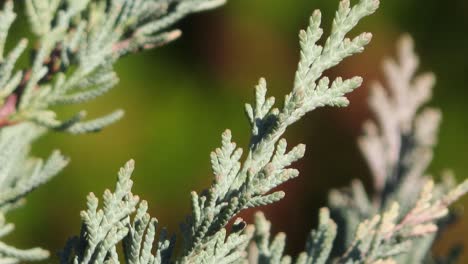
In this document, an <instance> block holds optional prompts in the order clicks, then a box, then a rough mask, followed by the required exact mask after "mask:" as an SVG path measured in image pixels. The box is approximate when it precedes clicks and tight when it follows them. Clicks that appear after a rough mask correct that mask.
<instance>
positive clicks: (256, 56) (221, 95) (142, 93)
mask: <svg viewBox="0 0 468 264" xmlns="http://www.w3.org/2000/svg"><path fill="white" fill-rule="evenodd" d="M18 2H21V1H18ZM18 4H19V5H17V7H16V8H17V11H18V12H22V11H23V10H22V9H23V6H22V5H21V3H18ZM337 4H338V0H288V1H284V0H232V1H230V2H229V3H228V4H227V5H226V6H224V7H222V8H220V9H218V10H214V11H211V12H207V13H202V14H196V15H192V16H190V17H188V18H186V19H185V20H183V21H182V22H181V23H179V25H178V27H180V28H181V29H182V30H183V32H184V35H183V36H182V38H181V39H179V40H178V41H176V42H175V43H172V44H171V45H169V46H166V47H162V48H159V49H157V50H153V51H147V52H144V53H140V54H137V55H133V56H129V57H126V58H124V59H122V60H121V61H119V62H118V64H117V66H116V69H117V72H118V74H119V76H120V78H121V81H120V83H119V85H118V86H117V87H116V88H115V89H114V90H112V91H111V92H110V93H108V94H107V95H106V96H104V97H102V98H100V99H98V100H96V101H94V102H92V103H90V104H88V105H86V106H80V108H73V107H67V108H63V109H60V111H61V112H62V113H63V114H64V115H67V114H71V113H72V112H74V111H76V110H81V109H82V108H85V109H87V110H89V111H88V112H89V113H90V114H92V115H99V114H104V113H107V112H110V111H111V110H113V109H115V108H123V109H125V111H126V116H125V118H124V119H123V120H122V121H120V122H118V123H117V124H115V125H113V126H111V127H109V128H107V129H105V130H104V131H102V132H100V133H97V134H91V135H82V136H71V135H66V134H58V133H53V134H49V135H48V136H46V137H44V138H43V139H42V140H41V141H40V142H39V143H38V144H37V145H36V146H35V149H34V152H35V153H36V154H37V155H41V156H45V155H47V154H48V153H50V151H51V150H52V149H55V148H58V149H61V150H62V151H63V152H64V153H65V154H67V155H68V156H70V157H71V159H72V163H71V164H70V165H69V166H68V167H67V168H66V169H65V170H64V171H63V172H62V173H61V174H60V176H59V177H57V178H55V179H53V180H52V181H51V182H50V183H48V184H47V185H46V186H45V187H42V188H40V189H39V190H38V191H36V192H34V193H33V194H31V195H30V197H29V200H28V203H27V205H26V207H25V208H24V209H22V210H17V211H16V212H14V213H12V214H11V216H10V218H11V219H10V220H12V221H14V222H15V223H16V226H17V230H16V231H15V233H14V235H13V236H11V237H10V238H9V241H11V242H13V243H15V245H18V246H20V247H29V246H35V245H40V246H42V247H45V248H48V249H50V250H51V251H53V252H56V251H58V250H60V249H61V247H62V246H63V244H64V243H65V241H66V240H67V238H68V237H69V236H70V235H73V234H77V233H78V232H79V228H80V218H79V211H80V210H81V209H82V208H84V206H85V196H86V195H87V193H88V192H90V191H93V192H95V193H97V194H99V195H100V194H101V193H102V192H103V190H104V189H105V188H108V187H113V186H114V183H115V177H116V172H117V169H118V168H119V166H121V165H122V164H123V163H124V162H125V161H127V160H128V159H130V158H134V159H135V160H136V164H137V167H136V172H135V174H134V180H135V186H134V192H135V193H138V194H140V195H141V196H142V197H143V198H144V199H146V200H149V202H150V206H151V207H150V211H151V213H152V215H154V216H157V218H158V219H159V221H160V223H161V224H162V225H165V226H167V227H168V228H169V230H170V231H171V232H177V230H178V224H179V223H180V222H181V220H182V219H183V218H184V216H185V215H187V214H188V213H189V192H190V191H191V190H197V191H200V190H202V189H203V188H205V187H207V186H208V185H209V184H210V182H211V172H210V163H209V153H210V151H211V150H212V149H214V148H215V147H217V146H218V145H219V141H220V134H221V133H222V131H223V130H224V129H225V128H231V129H232V131H233V134H234V138H235V139H236V141H237V142H238V143H239V145H241V146H246V144H247V142H248V134H249V133H248V132H249V127H248V124H247V121H246V119H245V117H244V114H243V104H244V103H245V102H250V101H251V100H252V97H253V96H252V94H253V93H252V91H253V87H254V85H255V84H256V82H257V80H258V78H259V77H261V76H264V77H266V78H267V80H268V82H269V87H270V92H271V94H273V95H276V96H279V97H281V98H282V96H283V95H284V94H285V93H286V92H287V91H289V89H290V88H291V84H292V80H293V74H294V71H295V67H296V62H297V60H298V44H297V32H298V30H299V29H300V28H303V27H305V26H306V24H307V21H308V17H309V15H310V14H311V13H312V11H313V10H314V9H317V8H319V9H321V10H322V11H323V16H324V26H325V29H326V30H329V28H330V23H331V19H332V17H333V15H334V11H335V10H336V7H337ZM15 26H16V27H17V29H16V30H15V31H14V34H13V38H18V37H20V36H21V35H24V34H26V29H27V27H26V22H25V21H24V17H20V19H19V20H18V21H17V22H16V24H15ZM358 29H359V31H362V30H365V31H371V32H373V33H374V40H373V42H372V44H371V45H370V46H369V47H368V48H367V50H366V52H365V53H364V54H361V55H357V56H354V57H353V58H351V59H348V60H346V61H345V62H344V63H343V64H341V65H340V66H339V67H338V68H337V69H336V70H334V71H333V72H331V73H330V75H331V76H336V75H344V76H351V75H355V74H356V75H361V76H363V77H364V78H365V80H366V82H365V83H364V85H363V87H362V88H360V89H359V90H358V91H356V92H355V93H353V94H352V95H351V96H350V99H351V102H352V103H351V105H350V107H348V108H346V109H330V108H328V109H319V110H317V111H314V112H313V113H311V114H310V115H308V116H307V117H306V118H305V119H304V120H303V121H302V122H300V123H298V124H296V125H294V126H293V127H292V128H291V129H290V130H289V132H288V133H287V135H286V137H287V139H288V141H289V142H290V144H291V145H292V144H294V143H299V142H304V143H307V145H308V150H307V154H306V156H305V158H304V159H303V160H302V161H301V162H300V163H298V164H296V167H298V168H299V169H300V170H301V176H300V177H299V178H298V179H296V180H293V181H292V182H290V183H288V184H286V185H285V186H284V189H286V191H287V193H288V195H287V197H286V198H285V199H284V200H283V201H281V202H280V203H278V204H275V205H273V206H270V207H268V208H264V209H265V210H266V212H267V216H268V217H269V218H270V219H271V220H272V222H273V223H274V227H275V228H274V231H275V232H278V231H285V232H286V233H287V235H288V241H289V246H288V251H289V252H290V253H293V254H294V253H297V252H298V251H300V250H301V249H302V246H303V243H304V241H305V239H306V234H307V233H308V232H309V230H310V229H311V228H313V227H315V225H316V222H317V221H316V218H317V211H318V208H320V207H321V206H324V205H325V204H326V198H327V192H328V190H329V189H331V188H337V187H342V186H345V185H347V184H348V183H349V182H350V180H351V179H352V178H361V179H363V180H364V181H366V182H368V181H369V172H368V170H367V168H366V165H365V163H364V160H363V159H362V157H361V155H360V153H359V151H358V149H357V146H356V138H357V136H359V134H360V133H361V125H362V123H363V121H364V120H366V119H368V118H370V114H369V111H368V109H367V106H366V96H367V94H368V84H369V82H370V81H372V80H375V79H381V78H382V76H381V71H380V65H381V61H382V59H383V58H384V57H385V56H390V55H393V54H394V44H395V41H396V40H397V39H398V37H399V36H400V35H401V34H402V33H404V32H408V33H410V34H411V35H412V36H413V37H414V38H415V40H416V46H417V50H418V52H419V54H420V55H421V57H422V59H421V61H422V69H423V70H431V71H434V72H435V73H436V74H437V76H438V83H437V87H436V89H435V91H434V100H433V101H432V102H431V105H433V106H437V107H440V108H442V110H443V113H444V120H443V124H442V130H441V132H440V144H439V146H438V147H437V148H436V149H435V154H436V155H435V159H434V162H433V164H432V166H431V168H430V172H431V173H432V174H433V175H435V176H436V177H437V175H438V173H439V172H440V171H442V170H444V169H447V168H450V169H453V171H454V172H455V173H456V174H457V177H458V179H459V180H462V179H464V178H466V177H467V175H468V166H467V165H466V164H467V161H468V160H467V158H468V119H467V117H466V114H467V112H468V105H467V103H466V102H467V101H468V89H467V88H468V87H467V86H468V1H466V0H448V1H439V0H389V1H385V0H383V1H382V7H381V9H380V10H379V11H378V13H377V14H376V15H374V16H372V17H370V18H367V19H365V20H364V22H363V23H362V24H361V25H360V26H359V28H358ZM463 205H465V206H468V199H466V198H465V199H464V200H462V201H461V202H460V203H459V204H458V205H457V206H456V207H457V208H459V209H462V208H463ZM247 219H249V216H248V215H247ZM467 220H468V214H465V217H464V218H463V219H462V220H461V221H459V222H458V223H457V224H456V225H455V226H454V227H453V228H451V229H450V230H449V231H448V232H447V233H446V234H445V235H444V237H443V238H442V240H441V242H440V243H438V244H437V245H436V247H435V249H436V251H437V252H438V253H443V252H444V251H445V250H446V249H447V248H448V247H449V246H450V245H453V244H454V243H465V244H466V243H467V242H468V221H467ZM466 252H468V250H467V251H466ZM460 263H468V253H465V254H464V256H463V259H462V260H461V262H460Z"/></svg>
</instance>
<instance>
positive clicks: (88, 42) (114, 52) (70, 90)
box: [0, 0, 468, 264]
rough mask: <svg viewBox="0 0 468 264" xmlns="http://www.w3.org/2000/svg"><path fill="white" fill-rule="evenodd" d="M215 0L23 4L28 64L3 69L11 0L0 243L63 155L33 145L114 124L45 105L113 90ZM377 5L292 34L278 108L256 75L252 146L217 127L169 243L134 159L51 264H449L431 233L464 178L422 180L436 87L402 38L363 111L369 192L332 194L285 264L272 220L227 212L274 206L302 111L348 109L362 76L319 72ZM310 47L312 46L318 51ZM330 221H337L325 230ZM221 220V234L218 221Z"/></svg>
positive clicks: (344, 8)
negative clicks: (128, 70)
mask: <svg viewBox="0 0 468 264" xmlns="http://www.w3.org/2000/svg"><path fill="white" fill-rule="evenodd" d="M223 3H224V1H222V0H108V1H106V0H97V1H90V0H25V7H26V11H27V16H28V18H29V21H30V27H31V30H32V32H33V33H34V34H35V36H36V37H37V45H35V47H36V48H34V49H33V50H32V56H31V58H32V59H31V63H30V67H29V68H27V69H16V68H17V67H15V63H16V61H17V60H18V58H19V57H20V56H21V55H22V54H23V53H24V52H25V50H26V49H27V47H28V41H27V40H26V39H22V40H20V41H19V43H18V44H17V45H16V46H15V47H14V48H13V49H12V50H11V51H9V52H8V53H7V54H4V47H5V42H6V38H7V35H8V31H9V29H10V26H11V24H12V23H13V21H14V20H15V17H16V14H15V12H14V11H13V1H6V2H5V4H4V6H3V10H2V11H1V12H0V189H1V192H0V238H1V237H3V236H5V235H7V234H8V233H10V232H11V231H13V225H12V224H9V223H7V222H6V221H5V214H6V213H7V212H8V211H9V210H12V209H15V208H17V207H18V206H19V205H21V204H22V202H23V200H24V197H25V196H26V195H27V194H28V193H29V192H31V191H32V190H34V189H35V188H37V187H38V186H39V185H41V184H42V183H44V182H46V181H47V180H48V179H50V178H51V177H53V176H54V175H56V174H57V173H58V172H59V171H60V170H61V169H62V168H63V167H65V166H66V164H67V159H66V158H65V157H63V156H62V155H61V154H60V153H59V152H54V153H53V154H52V155H51V156H50V157H49V158H48V159H47V160H46V161H43V160H41V159H37V158H32V157H30V156H29V155H28V153H29V148H30V145H31V143H32V142H34V140H35V139H37V138H38V137H39V136H41V135H42V134H43V133H45V132H47V131H50V130H59V131H66V132H69V133H87V132H94V131H97V130H100V129H102V128H103V127H105V126H107V125H109V124H111V123H112V122H114V121H116V120H117V119H119V118H120V117H121V116H122V111H121V110H117V111H115V112H113V113H111V114H109V115H106V116H103V117H100V118H97V119H94V120H88V121H85V120H84V117H85V112H79V113H77V114H76V115H75V116H72V117H69V118H67V119H64V120H60V119H59V118H57V115H56V113H55V112H53V111H52V110H51V109H50V107H52V106H54V105H57V104H79V103H82V102H86V101H89V100H92V99H95V98H96V97H98V96H100V95H102V94H104V93H105V92H107V91H108V90H109V89H110V88H112V87H113V86H114V85H115V84H116V83H117V81H118V80H117V76H116V73H115V72H114V71H113V68H112V67H113V64H114V63H115V62H116V61H117V60H118V59H119V58H120V57H122V56H124V55H126V54H129V53H132V52H137V51H140V50H144V49H148V48H153V47H157V46H160V45H164V44H166V43H168V42H170V41H172V40H174V39H176V38H177V37H178V36H179V35H180V32H179V31H178V30H171V29H169V28H170V27H171V26H172V25H173V24H174V23H175V22H177V21H178V20H180V19H181V18H183V17H184V16H186V15H188V14H190V13H194V12H199V11H203V10H207V9H211V8H215V7H217V6H219V5H222V4H223ZM378 6H379V1H378V0H360V1H359V2H358V3H356V4H354V5H351V4H350V1H349V0H343V1H341V3H340V4H339V7H338V11H337V12H336V15H335V18H334V20H333V27H332V29H331V33H330V34H329V36H328V37H323V36H322V35H323V30H322V28H321V26H320V24H321V20H322V17H321V13H320V11H315V12H314V13H313V14H312V16H311V18H310V23H309V26H308V27H307V29H305V30H302V31H301V32H300V34H299V38H300V49H301V52H300V60H299V64H298V68H297V71H296V74H295V79H294V83H293V87H292V89H291V92H290V93H289V94H287V95H286V96H285V98H284V101H283V103H282V104H281V105H279V106H275V98H274V97H268V96H267V83H266V81H265V80H264V79H260V81H259V83H258V85H257V86H256V88H255V100H254V103H253V104H247V105H246V106H245V111H246V113H247V117H248V121H249V123H250V125H251V140H250V143H249V145H248V146H247V147H246V148H245V150H243V149H242V148H239V147H237V146H236V144H235V143H234V142H233V141H232V134H231V132H230V131H229V130H226V131H225V132H224V133H223V134H222V137H221V147H220V148H217V149H216V150H215V151H213V152H212V153H211V165H212V169H213V177H214V179H213V183H212V185H211V186H210V187H209V188H208V189H206V190H205V191H203V192H201V193H197V192H192V194H191V204H192V212H191V214H190V215H189V216H188V217H187V218H186V219H185V221H184V222H183V223H182V224H181V230H182V238H181V239H179V241H180V242H179V243H180V246H179V248H181V249H180V251H179V252H174V248H175V246H176V245H175V243H176V239H175V237H174V236H171V235H169V234H168V233H167V231H166V230H165V229H160V228H159V223H158V221H157V219H156V218H153V217H151V216H150V215H149V214H148V212H147V210H148V204H147V202H146V201H144V200H141V199H140V198H139V197H138V196H137V195H134V194H132V192H131V188H132V184H133V182H132V180H131V179H130V177H131V174H132V172H133V169H134V162H133V161H129V162H127V164H125V166H124V167H123V168H121V169H120V171H119V173H118V179H117V184H116V186H115V190H114V191H113V192H112V191H109V190H106V191H105V192H104V194H103V196H102V199H101V202H99V199H98V198H97V197H96V196H95V195H94V194H93V193H91V194H90V195H88V197H87V208H86V210H84V211H82V212H81V218H82V228H81V233H80V235H79V236H76V237H73V238H71V239H70V240H69V241H68V242H67V244H66V246H65V247H64V249H63V250H62V251H61V252H60V254H59V257H60V262H61V263H119V262H121V261H124V262H125V263H135V264H136V263H139V264H140V263H141V264H143V263H144V264H146V263H271V264H274V263H284V264H286V263H298V264H306V263H310V264H320V263H420V262H431V263H448V262H450V261H451V258H450V257H447V258H446V259H436V258H433V257H431V256H430V246H431V244H432V242H433V240H434V238H435V235H436V232H437V231H438V230H439V228H440V226H441V225H442V224H443V223H444V222H443V221H441V220H443V219H446V216H447V215H448V214H449V210H448V207H449V206H450V205H451V204H452V203H453V202H454V201H456V200H457V199H458V198H459V197H460V196H462V195H463V194H465V193H466V192H467V191H468V181H465V182H464V183H462V184H460V185H458V186H457V185H455V184H454V183H453V180H452V177H450V175H448V174H447V176H446V177H444V179H446V180H445V181H444V182H443V183H440V184H435V183H434V182H433V181H432V180H430V177H428V176H425V171H426V169H427V167H428V165H429V163H430V161H431V159H432V148H433V146H434V145H435V143H436V134H437V130H438V125H439V121H440V116H441V115H440V112H439V111H438V110H435V109H430V108H424V109H422V110H421V111H420V110H419V109H420V108H421V107H422V105H423V104H424V103H425V102H426V101H428V100H429V99H430V97H431V89H432V85H433V82H434V77H433V76H432V75H431V74H422V75H416V71H417V67H418V58H417V56H416V55H415V54H414V52H413V46H412V42H411V39H410V38H409V37H404V38H403V39H402V40H401V42H400V43H399V45H398V46H399V53H398V60H397V61H393V60H386V62H385V67H384V68H385V74H386V76H387V85H388V89H384V88H383V86H382V85H380V84H376V85H374V87H373V88H372V94H371V96H370V101H369V105H370V107H371V109H372V110H373V112H374V113H375V118H376V121H369V122H367V123H366V124H365V126H364V132H365V133H364V135H363V136H362V138H360V140H359V145H360V147H361V150H362V152H363V154H364V156H365V158H366V160H367V163H368V165H369V168H370V170H371V172H372V175H373V179H374V191H373V193H371V194H367V193H366V191H365V190H364V188H363V186H362V184H361V183H360V181H358V180H356V181H354V182H353V183H352V185H351V187H350V188H347V189H343V190H336V191H332V192H331V194H330V199H329V200H330V201H329V209H328V208H323V209H321V210H320V218H319V226H318V227H317V229H316V230H313V231H312V232H311V233H310V235H309V237H308V240H307V244H306V246H305V249H304V252H303V253H301V254H299V256H297V257H290V256H287V255H285V254H284V248H285V243H286V237H285V235H284V234H282V233H280V234H277V235H276V236H274V237H272V235H271V234H270V226H271V224H270V222H269V221H268V220H266V219H265V217H264V216H263V215H262V214H261V213H258V214H257V215H256V217H255V219H256V221H255V223H254V224H251V225H249V224H247V223H246V222H245V221H244V220H242V219H240V218H236V215H237V214H238V213H239V212H241V211H243V210H245V209H248V208H255V207H259V206H264V205H268V204H272V203H275V202H277V201H279V200H281V199H282V198H283V197H284V196H285V193H284V192H282V191H273V190H274V189H275V190H277V187H278V186H279V185H281V184H282V183H284V182H286V181H288V180H290V179H293V178H295V177H297V176H298V175H299V172H298V171H297V170H296V169H293V168H291V164H292V163H294V162H296V161H297V160H299V159H301V158H302V157H303V156H304V152H305V146H304V145H302V144H300V145H298V146H295V147H292V148H288V146H287V143H286V140H285V139H284V138H283V136H284V133H285V132H286V129H287V128H288V127H289V126H290V125H292V124H293V123H295V122H297V121H299V120H300V119H301V118H302V117H303V116H304V115H305V114H307V113H308V112H311V111H312V110H314V109H316V108H319V107H324V106H338V107H344V106H347V105H348V103H349V102H348V100H347V98H346V95H347V94H348V93H350V92H352V91H353V90H354V89H356V88H358V87H359V86H360V85H361V83H362V79H361V78H360V77H353V78H350V79H342V78H336V79H334V80H330V79H329V78H327V77H326V76H324V72H325V71H327V70H329V69H331V68H333V67H335V66H336V65H337V64H339V63H340V62H341V61H342V60H343V59H345V58H347V57H349V56H351V55H353V54H356V53H360V52H362V51H363V50H364V47H365V46H366V45H367V44H369V42H370V41H371V37H372V35H371V34H370V33H362V34H360V35H358V36H356V37H354V38H347V35H348V33H349V32H350V31H351V30H352V29H353V28H354V27H355V26H356V25H357V24H358V22H359V21H360V20H361V19H362V18H364V17H366V16H368V15H371V14H372V13H374V12H375V11H376V10H377V9H378ZM318 42H321V43H324V44H323V45H319V44H318ZM332 219H335V220H336V221H337V223H338V225H337V224H336V223H335V221H334V220H332ZM228 223H232V224H228ZM48 256H49V253H48V252H47V251H46V250H43V249H39V248H34V249H29V250H21V249H17V248H15V247H13V246H9V245H6V244H5V243H3V242H0V263H17V262H24V261H33V260H43V259H45V258H47V257H48Z"/></svg>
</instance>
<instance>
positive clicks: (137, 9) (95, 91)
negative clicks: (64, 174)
mask: <svg viewBox="0 0 468 264" xmlns="http://www.w3.org/2000/svg"><path fill="white" fill-rule="evenodd" d="M223 3H224V1H223V0H178V1H175V0H163V1H154V0H111V1H107V0H98V1H90V0H26V1H25V7H26V8H25V9H26V14H27V17H28V19H29V22H30V26H31V30H32V32H33V33H34V34H35V35H36V37H37V41H38V44H37V45H36V47H37V48H35V49H34V51H33V53H32V62H31V67H30V68H29V69H27V70H24V71H16V70H15V64H16V61H17V60H18V58H19V57H20V56H21V55H22V53H23V52H24V50H25V49H26V47H27V43H28V41H27V40H26V39H22V40H21V41H20V42H19V43H18V44H17V45H16V47H15V48H13V50H12V51H11V52H10V53H9V54H8V55H7V56H4V55H3V48H4V43H5V40H6V37H7V34H8V30H9V27H10V25H11V23H12V22H13V21H14V19H15V17H16V14H15V13H14V11H13V1H11V0H8V1H6V2H5V4H4V7H3V10H2V11H1V13H0V22H1V26H0V127H1V126H6V125H10V124H13V123H17V122H22V121H26V120H29V121H34V122H36V123H37V124H40V125H42V126H45V127H48V128H52V129H56V130H62V131H68V132H70V133H75V134H78V133H86V132H94V131H97V130H100V129H102V128H103V127H105V126H107V125H109V124H111V123H113V122H115V121H116V120H118V119H120V118H121V117H122V116H123V111H122V110H116V111H114V112H112V113H110V114H108V115H105V116H103V117H100V118H97V119H94V120H91V121H82V120H83V119H84V118H85V116H86V112H85V111H81V112H79V113H77V114H76V115H74V116H72V117H70V118H68V119H66V120H64V121H63V120H59V119H58V117H57V114H56V113H55V112H54V111H53V110H51V107H52V106H54V105H58V104H79V103H83V102H87V101H90V100H93V99H95V98H96V97H98V96H100V95H102V94H104V93H106V92H107V91H109V90H110V89H111V88H112V87H114V86H115V85H116V83H117V82H118V78H117V75H116V73H115V72H114V70H113V64H115V63H116V61H117V60H118V59H119V58H120V57H122V56H124V55H126V54H128V53H131V52H136V51H140V50H143V49H149V48H153V47H156V46H161V45H164V44H166V43H168V42H171V41H173V40H174V39H176V38H178V37H179V36H180V34H181V33H180V31H179V30H177V29H168V28H170V27H171V26H172V25H173V24H175V23H176V22H177V21H179V20H180V19H182V18H183V17H185V16H186V15H188V14H190V13H194V12H200V11H203V10H207V9H211V8H215V7H217V6H219V5H222V4H223Z"/></svg>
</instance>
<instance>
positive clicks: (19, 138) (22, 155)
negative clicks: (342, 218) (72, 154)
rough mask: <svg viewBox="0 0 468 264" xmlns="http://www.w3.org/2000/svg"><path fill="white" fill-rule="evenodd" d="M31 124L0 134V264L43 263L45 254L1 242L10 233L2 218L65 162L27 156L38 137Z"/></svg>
mask: <svg viewBox="0 0 468 264" xmlns="http://www.w3.org/2000/svg"><path fill="white" fill-rule="evenodd" d="M42 132H43V131H42V129H38V127H37V126H36V125H34V124H30V123H23V124H19V125H15V126H10V127H6V128H3V129H1V130H0V262H2V263H18V262H24V261H33V260H43V259H45V258H47V257H48V256H49V253H48V252H47V251H46V250H43V249H40V248H34V249H29V250H21V249H17V248H15V247H12V246H8V245H7V244H5V243H3V242H1V240H3V237H4V236H6V235H8V234H10V233H11V232H12V231H13V230H14V225H12V224H10V223H7V222H6V220H5V215H6V214H7V213H8V212H9V211H10V210H12V209H15V208H17V207H19V206H21V205H22V204H24V201H25V200H24V197H25V196H26V195H27V194H28V193H30V192H31V191H33V190H34V189H36V188H37V187H39V186H40V185H42V184H43V183H45V182H47V181H48V180H50V178H52V177H53V176H55V175H56V174H57V173H58V172H59V171H60V170H61V169H62V168H63V167H65V166H66V164H67V163H68V160H67V159H66V158H64V157H63V156H62V155H61V154H60V153H59V152H58V151H55V152H53V153H52V155H51V156H50V157H49V158H48V159H47V160H46V161H43V160H41V159H38V158H31V157H29V156H28V154H29V149H30V144H31V142H32V141H34V140H35V139H36V138H37V137H38V136H40V135H41V134H42Z"/></svg>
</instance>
